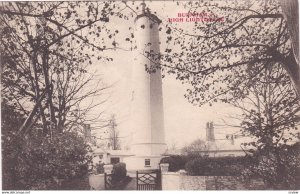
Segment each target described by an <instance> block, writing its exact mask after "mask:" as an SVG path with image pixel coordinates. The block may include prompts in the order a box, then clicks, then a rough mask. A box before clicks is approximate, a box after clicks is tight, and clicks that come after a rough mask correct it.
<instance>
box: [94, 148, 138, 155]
mask: <svg viewBox="0 0 300 194" xmlns="http://www.w3.org/2000/svg"><path fill="white" fill-rule="evenodd" d="M93 152H94V154H95V155H99V154H106V153H107V154H109V155H111V156H131V155H133V154H132V153H130V152H129V151H127V150H104V149H102V148H97V149H95V150H94V151H93Z"/></svg>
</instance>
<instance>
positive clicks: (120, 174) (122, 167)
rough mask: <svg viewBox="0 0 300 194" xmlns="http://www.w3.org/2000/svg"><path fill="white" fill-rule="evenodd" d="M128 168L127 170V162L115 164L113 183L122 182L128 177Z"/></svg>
mask: <svg viewBox="0 0 300 194" xmlns="http://www.w3.org/2000/svg"><path fill="white" fill-rule="evenodd" d="M126 174H127V170H126V164H125V163H123V162H120V163H117V164H114V166H113V170H112V181H113V183H117V182H120V181H121V180H123V179H124V178H125V177H126Z"/></svg>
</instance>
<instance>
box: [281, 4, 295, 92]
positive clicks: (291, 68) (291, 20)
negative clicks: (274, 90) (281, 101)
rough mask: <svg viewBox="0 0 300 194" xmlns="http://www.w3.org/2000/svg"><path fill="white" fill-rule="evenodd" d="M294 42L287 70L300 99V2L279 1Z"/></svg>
mask: <svg viewBox="0 0 300 194" xmlns="http://www.w3.org/2000/svg"><path fill="white" fill-rule="evenodd" d="M279 2H280V5H281V8H282V12H283V15H284V17H285V19H286V21H287V26H288V30H289V34H290V37H291V42H292V50H293V54H291V55H290V56H289V58H290V59H289V61H290V62H289V63H288V64H287V65H286V69H287V71H288V73H289V74H290V76H291V78H292V81H293V84H294V87H295V89H296V92H297V95H298V97H300V68H299V23H298V22H299V17H298V16H299V11H298V0H279Z"/></svg>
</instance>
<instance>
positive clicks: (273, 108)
mask: <svg viewBox="0 0 300 194" xmlns="http://www.w3.org/2000/svg"><path fill="white" fill-rule="evenodd" d="M253 73H255V71H253V69H250V68H249V69H248V75H247V77H245V78H246V79H249V80H251V81H250V82H249V83H248V84H247V85H244V84H241V85H240V87H239V88H238V89H236V91H235V92H234V94H233V95H236V96H239V97H240V99H239V100H236V101H230V102H228V103H229V104H231V105H233V106H234V107H236V108H238V109H240V110H241V111H242V115H239V118H238V119H239V120H240V121H241V128H242V133H244V134H245V135H250V136H252V137H255V141H254V142H250V143H245V144H244V145H246V146H251V147H252V148H253V147H255V150H257V149H258V150H261V149H270V148H275V147H281V146H283V145H286V144H290V143H291V141H292V140H295V137H294V136H295V134H297V133H296V132H297V126H298V125H299V123H300V117H299V111H300V104H299V99H298V97H297V95H296V93H295V91H294V89H293V87H292V85H291V82H290V79H289V77H288V75H287V73H286V71H285V70H284V69H283V68H282V67H281V66H280V64H274V65H270V66H269V67H268V68H266V69H264V70H263V71H262V72H261V73H260V74H259V75H258V76H257V77H256V78H251V77H252V75H253ZM245 88H247V89H245Z"/></svg>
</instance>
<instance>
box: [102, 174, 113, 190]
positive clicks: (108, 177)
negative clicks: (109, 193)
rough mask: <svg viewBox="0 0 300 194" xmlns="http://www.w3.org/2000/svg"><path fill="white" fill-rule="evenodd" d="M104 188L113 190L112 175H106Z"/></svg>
mask: <svg viewBox="0 0 300 194" xmlns="http://www.w3.org/2000/svg"><path fill="white" fill-rule="evenodd" d="M104 188H105V190H111V189H112V188H113V183H112V174H106V173H104Z"/></svg>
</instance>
